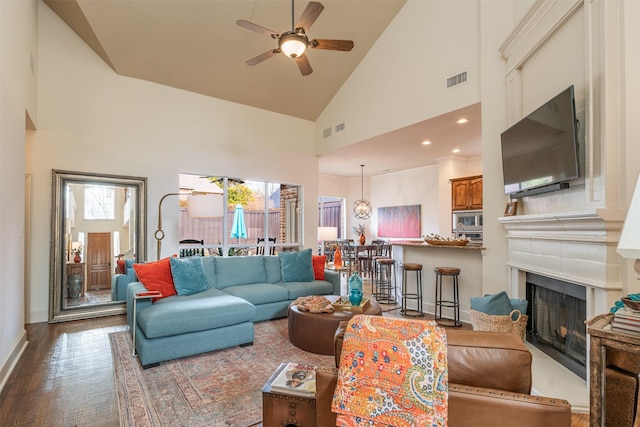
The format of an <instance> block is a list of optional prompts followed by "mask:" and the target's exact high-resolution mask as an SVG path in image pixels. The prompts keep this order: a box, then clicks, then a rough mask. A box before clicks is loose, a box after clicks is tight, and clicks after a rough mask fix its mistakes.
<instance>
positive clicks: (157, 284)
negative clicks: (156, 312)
mask: <svg viewBox="0 0 640 427" xmlns="http://www.w3.org/2000/svg"><path fill="white" fill-rule="evenodd" d="M133 269H134V270H135V272H136V275H137V276H138V279H139V280H140V282H142V284H143V285H144V287H145V288H147V289H148V290H150V291H158V292H160V293H161V294H162V298H166V297H169V296H171V295H175V294H176V288H175V287H174V286H173V276H172V275H171V265H170V264H169V258H164V259H161V260H160V261H154V262H147V263H144V264H133ZM157 299H158V298H155V299H154V301H155V300H157Z"/></svg>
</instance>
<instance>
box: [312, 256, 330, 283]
mask: <svg viewBox="0 0 640 427" xmlns="http://www.w3.org/2000/svg"><path fill="white" fill-rule="evenodd" d="M312 262H313V276H314V278H315V279H316V280H324V265H325V264H326V263H327V256H326V255H314V256H313V258H312Z"/></svg>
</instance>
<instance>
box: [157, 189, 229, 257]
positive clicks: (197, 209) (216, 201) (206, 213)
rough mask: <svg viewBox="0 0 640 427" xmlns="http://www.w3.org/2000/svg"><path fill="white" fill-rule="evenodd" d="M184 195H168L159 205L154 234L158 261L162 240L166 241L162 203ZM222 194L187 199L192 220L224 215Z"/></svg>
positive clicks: (199, 195) (194, 195)
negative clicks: (167, 199) (169, 198)
mask: <svg viewBox="0 0 640 427" xmlns="http://www.w3.org/2000/svg"><path fill="white" fill-rule="evenodd" d="M183 195H185V194H184V193H167V194H165V195H164V196H162V198H160V202H159V203H158V229H157V230H156V232H155V233H154V234H153V237H155V239H156V241H157V245H158V248H157V253H156V257H157V260H160V255H161V254H162V239H164V231H163V230H162V202H163V201H164V199H166V198H167V197H169V196H183ZM219 196H222V194H217V193H216V194H192V195H190V196H189V197H187V212H188V214H189V216H190V217H191V218H212V217H218V216H222V215H223V209H222V198H218V197H219Z"/></svg>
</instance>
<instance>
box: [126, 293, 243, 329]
mask: <svg viewBox="0 0 640 427" xmlns="http://www.w3.org/2000/svg"><path fill="white" fill-rule="evenodd" d="M255 312H256V308H255V306H254V305H253V304H251V303H249V302H248V301H245V300H243V299H241V298H237V297H234V296H233V295H228V294H226V293H224V292H222V291H219V290H218V289H208V290H206V291H204V292H201V293H199V294H197V295H187V296H177V295H176V296H172V297H169V298H165V299H162V300H160V301H158V302H156V303H154V304H153V305H152V306H151V307H148V308H146V309H144V310H142V311H141V312H140V313H139V314H138V320H137V321H138V325H139V326H140V328H141V329H142V331H143V332H144V334H145V336H146V337H147V338H158V337H167V336H172V335H178V334H185V333H189V332H196V331H204V330H208V329H215V328H221V327H224V326H229V325H235V324H238V323H243V322H247V321H251V320H252V319H253V318H254V317H255Z"/></svg>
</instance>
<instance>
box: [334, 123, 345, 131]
mask: <svg viewBox="0 0 640 427" xmlns="http://www.w3.org/2000/svg"><path fill="white" fill-rule="evenodd" d="M343 130H344V123H340V124H339V125H336V132H342V131H343Z"/></svg>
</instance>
